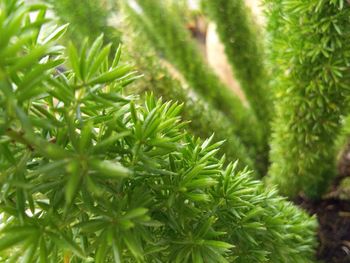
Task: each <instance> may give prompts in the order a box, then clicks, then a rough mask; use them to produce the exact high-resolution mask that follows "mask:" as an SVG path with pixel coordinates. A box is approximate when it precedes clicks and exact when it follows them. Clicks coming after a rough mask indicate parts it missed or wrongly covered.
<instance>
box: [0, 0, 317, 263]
mask: <svg viewBox="0 0 350 263" xmlns="http://www.w3.org/2000/svg"><path fill="white" fill-rule="evenodd" d="M0 7H1V13H0V35H1V42H0V57H1V59H0V102H1V103H0V116H1V118H0V120H1V122H0V147H1V152H0V167H1V173H0V180H1V195H0V212H1V217H2V222H3V223H4V224H3V225H2V226H1V231H0V251H1V252H0V256H1V257H2V259H3V260H7V259H8V260H9V261H10V262H18V261H21V262H38V261H39V262H62V261H63V262H121V261H123V262H232V261H235V262H298V263H299V262H312V258H313V255H312V254H313V252H312V248H313V246H314V242H315V241H314V236H313V231H314V227H315V222H314V220H313V219H312V218H310V217H309V216H307V215H306V214H305V213H304V212H302V211H300V210H298V209H297V208H296V207H294V206H293V205H292V204H290V203H289V202H287V201H285V200H284V199H283V198H280V197H278V196H277V195H276V192H275V191H274V190H271V189H265V188H264V187H263V185H262V183H261V182H258V181H252V180H251V179H250V176H249V173H248V172H247V171H237V170H236V169H235V166H234V165H233V164H232V163H231V164H229V165H228V166H225V167H224V166H223V163H224V160H223V159H221V160H219V159H217V158H216V157H215V155H216V153H217V151H218V150H219V149H218V146H219V144H220V143H216V144H212V143H211V139H208V140H205V141H204V142H203V141H201V140H199V139H194V138H193V137H192V136H191V135H190V134H188V133H187V132H186V130H184V126H185V124H184V123H182V122H181V121H180V118H179V117H178V115H177V114H178V112H179V111H180V110H181V107H180V106H179V105H177V104H172V103H163V102H162V101H161V100H155V99H154V98H153V97H152V96H148V97H147V98H146V99H145V101H144V102H143V103H142V104H138V103H136V102H135V100H134V98H133V96H125V95H123V94H122V90H123V88H124V87H125V86H126V85H128V84H129V83H130V82H132V81H133V80H135V79H136V78H138V75H135V73H134V72H133V71H132V69H133V67H131V66H128V65H122V64H121V63H120V49H119V50H118V51H117V52H116V54H115V56H114V59H113V60H112V61H110V60H109V50H110V46H103V45H102V42H103V40H102V37H99V38H98V39H97V40H96V41H94V43H93V44H92V45H91V47H90V48H88V44H87V43H88V42H86V44H85V45H83V47H82V48H81V51H80V52H78V51H77V50H76V48H75V47H74V45H70V46H69V47H68V48H67V50H66V51H67V55H68V59H67V58H66V54H65V53H64V48H63V47H61V46H58V45H56V44H55V43H56V41H57V39H59V38H60V37H61V36H62V35H63V33H64V31H65V30H66V27H58V28H56V29H54V30H53V31H52V32H51V33H50V34H46V33H47V32H43V28H42V25H43V24H45V23H46V20H45V19H44V18H45V12H46V8H47V7H46V5H44V4H33V5H28V4H27V5H24V4H23V3H21V2H18V1H15V0H4V1H2V2H0ZM31 12H33V13H32V16H31V17H30V16H29V14H30V13H31ZM43 33H45V34H43ZM58 65H65V70H64V72H59V71H57V69H56V68H57V66H58Z"/></svg>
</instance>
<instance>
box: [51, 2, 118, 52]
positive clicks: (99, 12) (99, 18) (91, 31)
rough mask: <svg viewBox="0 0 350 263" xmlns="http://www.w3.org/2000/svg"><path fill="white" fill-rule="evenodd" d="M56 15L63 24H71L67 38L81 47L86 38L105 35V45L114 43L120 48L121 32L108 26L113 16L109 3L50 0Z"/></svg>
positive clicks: (115, 46)
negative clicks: (109, 19)
mask: <svg viewBox="0 0 350 263" xmlns="http://www.w3.org/2000/svg"><path fill="white" fill-rule="evenodd" d="M49 2H50V3H51V4H52V6H53V10H54V11H55V14H56V15H57V16H58V17H59V18H60V20H61V22H62V23H69V29H68V32H67V33H66V35H67V37H68V38H69V39H70V40H72V41H74V43H75V44H76V45H78V46H80V45H81V44H82V43H83V40H84V38H85V37H87V36H88V37H89V38H90V39H94V38H97V37H98V36H99V35H101V34H102V33H103V34H104V37H103V38H104V43H113V48H114V49H116V48H117V47H118V43H119V42H120V37H121V32H119V31H118V30H117V29H116V28H114V27H113V26H111V25H109V24H108V18H109V17H110V15H111V11H110V8H108V7H107V2H106V1H104V2H101V1H99V0H79V1H74V0H59V1H55V0H49Z"/></svg>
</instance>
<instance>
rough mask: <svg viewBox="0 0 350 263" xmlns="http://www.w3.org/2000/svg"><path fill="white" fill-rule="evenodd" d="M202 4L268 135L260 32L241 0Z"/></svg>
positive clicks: (267, 93)
mask: <svg viewBox="0 0 350 263" xmlns="http://www.w3.org/2000/svg"><path fill="white" fill-rule="evenodd" d="M205 4H206V9H207V11H208V13H209V15H210V16H211V17H212V19H213V20H214V22H215V23H216V26H217V31H218V33H219V36H220V39H221V41H222V42H223V43H224V45H225V52H226V55H227V57H228V59H229V61H230V63H231V65H232V66H233V68H234V75H235V77H236V78H237V79H238V80H239V81H240V83H241V87H242V88H243V90H244V93H245V95H246V97H247V99H248V101H249V103H250V105H251V107H252V109H253V110H254V112H255V115H256V116H257V118H258V120H259V121H260V122H261V125H262V126H263V127H264V129H265V133H266V134H265V136H268V132H269V124H270V120H271V111H272V107H271V102H272V92H271V90H269V87H268V80H269V78H268V76H267V70H266V69H265V65H264V61H265V56H264V52H263V49H262V47H263V46H264V45H263V41H262V35H261V32H259V28H258V26H257V25H256V24H255V21H254V19H253V17H252V14H251V12H250V10H249V8H248V7H246V4H245V1H243V0H236V1H227V0H209V1H206V2H205ZM265 140H266V143H267V138H266V139H265Z"/></svg>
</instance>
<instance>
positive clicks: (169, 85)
mask: <svg viewBox="0 0 350 263" xmlns="http://www.w3.org/2000/svg"><path fill="white" fill-rule="evenodd" d="M136 35H138V34H137V32H136V33H135V36H134V37H132V38H131V39H130V40H129V41H126V43H127V48H128V49H130V50H129V53H130V55H131V59H132V60H133V61H134V62H135V63H136V65H137V66H138V70H139V71H140V72H141V73H142V74H143V75H144V77H143V78H141V79H140V80H138V81H137V82H135V83H134V86H135V87H133V89H136V90H137V91H138V92H143V93H144V92H149V91H151V92H153V93H154V94H156V95H157V96H161V97H162V98H164V99H166V100H169V101H170V100H172V101H178V102H181V103H182V104H183V110H182V111H181V116H182V118H183V119H184V120H187V121H189V128H190V130H191V132H192V134H194V135H196V136H199V137H201V138H208V137H210V136H211V135H212V134H215V139H216V140H219V141H225V143H224V144H223V145H222V146H221V147H220V154H225V155H226V157H227V159H228V160H238V161H239V162H238V168H239V169H243V168H244V167H246V166H248V167H249V168H250V169H253V168H254V162H253V161H252V159H251V158H250V157H249V155H248V154H247V153H248V151H247V149H246V147H245V146H244V145H243V144H242V143H241V141H240V139H239V138H238V137H237V136H236V135H235V133H234V127H232V126H233V125H232V124H231V122H230V121H229V119H228V118H227V117H226V116H225V115H224V114H223V113H222V112H220V111H218V110H216V109H214V108H213V107H212V106H211V105H210V104H207V103H205V100H203V99H202V98H201V97H200V96H199V95H198V94H196V93H195V92H194V91H193V90H192V89H191V88H190V87H186V86H185V84H182V83H181V82H180V81H179V80H176V79H174V77H172V76H171V74H170V73H169V70H168V69H167V68H166V67H165V66H162V62H161V61H160V59H158V58H157V56H156V54H155V52H152V51H150V50H151V49H152V48H151V46H148V45H147V44H145V42H143V41H142V38H140V37H139V36H137V37H136ZM123 41H124V42H125V38H124V39H123ZM129 42H130V43H129ZM141 43H142V44H141ZM163 64H164V63H163Z"/></svg>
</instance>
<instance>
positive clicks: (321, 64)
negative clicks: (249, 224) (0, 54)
mask: <svg viewBox="0 0 350 263" xmlns="http://www.w3.org/2000/svg"><path fill="white" fill-rule="evenodd" d="M266 4H267V7H268V9H269V10H268V13H269V17H270V22H269V25H270V27H269V31H270V32H271V35H272V38H271V39H272V40H273V42H272V49H273V54H272V57H273V58H274V62H275V64H276V65H278V66H279V70H277V72H280V73H282V75H280V76H279V78H278V84H277V85H276V96H277V99H276V115H277V117H276V119H275V121H274V124H273V136H272V137H273V139H272V142H271V148H272V150H271V161H272V166H271V169H270V175H271V178H270V180H271V181H272V182H273V183H276V184H278V185H279V189H280V191H281V192H282V193H284V194H288V195H290V196H295V195H297V194H298V193H299V192H300V191H303V192H305V193H306V195H308V196H309V197H312V198H318V197H320V196H321V195H322V194H323V193H324V192H325V191H326V189H327V186H328V185H329V183H330V181H331V179H332V178H333V175H334V170H335V169H334V161H335V151H334V148H335V147H334V142H335V139H336V137H337V135H338V133H339V130H340V127H341V123H340V121H341V115H342V114H344V113H345V112H346V108H347V107H346V105H347V103H348V100H347V97H348V96H349V92H348V90H349V84H350V72H349V70H348V67H349V59H350V48H349V45H348V44H347V43H348V40H349V37H350V28H349V26H348V25H349V20H350V6H349V5H348V4H347V3H346V2H345V1H342V0H341V1H338V0H337V1H335V0H329V1H301V0H300V1H299V0H298V1H294V0H293V1H279V0H267V1H266Z"/></svg>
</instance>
